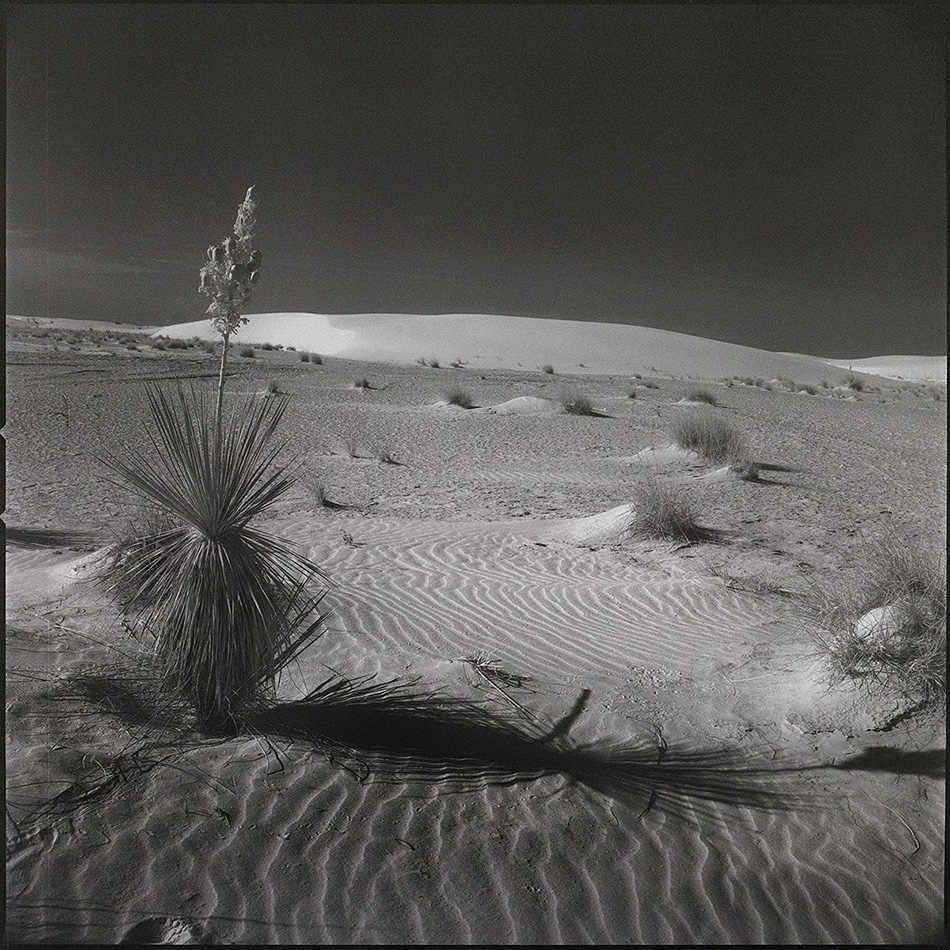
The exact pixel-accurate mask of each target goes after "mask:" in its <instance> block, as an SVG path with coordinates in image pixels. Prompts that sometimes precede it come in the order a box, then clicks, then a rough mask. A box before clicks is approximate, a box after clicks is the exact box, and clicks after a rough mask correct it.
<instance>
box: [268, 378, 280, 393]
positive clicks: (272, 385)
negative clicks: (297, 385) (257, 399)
mask: <svg viewBox="0 0 950 950" xmlns="http://www.w3.org/2000/svg"><path fill="white" fill-rule="evenodd" d="M267 395H268V396H278V395H280V387H279V386H278V385H277V380H276V379H271V380H268V382H267Z"/></svg>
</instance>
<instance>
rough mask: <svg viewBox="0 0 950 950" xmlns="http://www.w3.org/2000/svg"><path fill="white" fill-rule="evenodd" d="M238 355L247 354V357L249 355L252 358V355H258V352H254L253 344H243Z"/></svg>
mask: <svg viewBox="0 0 950 950" xmlns="http://www.w3.org/2000/svg"><path fill="white" fill-rule="evenodd" d="M238 356H247V357H249V358H252V357H256V356H257V354H256V353H255V352H254V348H253V347H251V346H242V347H241V349H240V350H238Z"/></svg>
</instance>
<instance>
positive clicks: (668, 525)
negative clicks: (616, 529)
mask: <svg viewBox="0 0 950 950" xmlns="http://www.w3.org/2000/svg"><path fill="white" fill-rule="evenodd" d="M635 507H636V519H635V521H634V531H635V532H636V533H638V534H641V535H644V536H646V537H649V538H656V539H658V540H667V541H685V542H686V543H689V544H692V543H696V542H697V541H702V540H704V539H706V537H707V535H708V532H706V531H704V530H703V528H701V527H700V526H699V524H698V522H697V521H696V511H695V509H694V507H693V504H692V502H691V500H690V498H689V496H688V495H687V494H686V491H685V489H684V488H683V487H682V486H681V485H674V484H670V483H661V482H660V481H659V480H658V479H657V478H656V477H650V478H648V479H646V481H644V482H643V483H642V484H641V485H640V486H639V488H638V490H637V494H636V500H635Z"/></svg>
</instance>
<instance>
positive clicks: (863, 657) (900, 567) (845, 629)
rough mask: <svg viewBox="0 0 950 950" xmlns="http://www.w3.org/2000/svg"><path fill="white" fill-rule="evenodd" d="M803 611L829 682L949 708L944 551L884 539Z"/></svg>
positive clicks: (823, 590)
mask: <svg viewBox="0 0 950 950" xmlns="http://www.w3.org/2000/svg"><path fill="white" fill-rule="evenodd" d="M808 607H809V613H810V618H809V619H810V632H811V633H812V636H813V638H814V640H815V642H816V644H818V646H819V648H820V651H821V653H822V654H823V655H824V657H825V659H826V661H827V665H828V671H829V675H830V678H831V680H832V681H833V682H842V681H845V680H850V681H857V682H859V683H861V684H862V685H863V686H865V687H866V688H867V689H868V691H869V693H871V694H872V695H881V694H883V693H885V692H888V691H893V690H894V689H897V690H898V691H899V692H901V693H903V694H904V695H905V696H907V697H909V698H911V699H913V700H915V701H916V702H917V703H918V704H919V705H920V707H922V708H927V707H932V706H936V705H939V704H945V703H946V697H947V559H946V550H945V549H943V550H940V549H933V550H928V549H924V548H920V547H915V546H913V545H910V544H906V543H904V542H903V540H902V539H899V538H897V537H895V536H890V537H887V538H885V539H883V540H880V541H878V542H877V543H876V545H875V546H874V547H873V548H870V549H869V550H868V552H867V556H866V557H865V558H863V559H862V564H861V566H860V568H856V569H853V570H852V571H851V572H849V574H848V576H844V577H841V578H840V579H839V580H838V581H837V582H836V584H834V585H832V586H826V587H821V588H819V589H817V590H816V591H814V592H813V593H812V596H811V600H810V602H809V604H808ZM872 612H873V613H872Z"/></svg>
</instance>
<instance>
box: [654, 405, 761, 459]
mask: <svg viewBox="0 0 950 950" xmlns="http://www.w3.org/2000/svg"><path fill="white" fill-rule="evenodd" d="M672 435H673V439H674V441H675V442H676V444H677V445H679V446H681V447H682V448H684V449H689V450H690V451H692V452H696V453H697V454H698V455H699V456H701V457H702V458H703V459H705V460H706V461H707V462H712V463H716V464H722V463H728V464H729V465H730V466H731V467H739V466H746V465H748V464H749V463H748V452H747V451H746V446H745V442H744V440H743V439H742V436H741V435H740V434H739V431H738V429H736V427H735V426H733V425H732V424H731V423H729V422H727V421H726V420H725V419H721V418H720V417H719V416H715V415H713V414H712V413H710V412H708V411H697V412H691V413H689V414H688V415H684V416H682V417H680V418H679V419H677V420H676V422H675V423H674V425H673V429H672Z"/></svg>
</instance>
